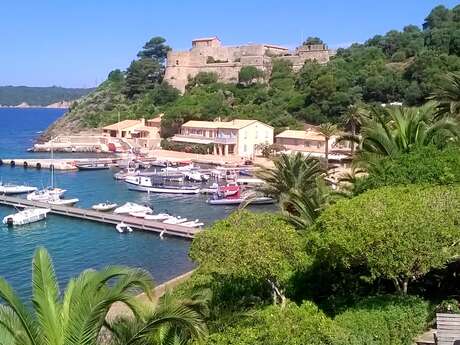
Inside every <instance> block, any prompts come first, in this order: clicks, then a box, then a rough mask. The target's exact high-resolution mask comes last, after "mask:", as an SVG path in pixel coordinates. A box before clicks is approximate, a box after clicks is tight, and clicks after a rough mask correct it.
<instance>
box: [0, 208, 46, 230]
mask: <svg viewBox="0 0 460 345" xmlns="http://www.w3.org/2000/svg"><path fill="white" fill-rule="evenodd" d="M50 211H51V210H50V209H49V208H27V209H25V210H23V211H20V212H18V213H15V214H10V215H8V216H6V217H5V218H3V224H7V225H8V226H14V225H25V224H29V223H34V222H38V221H40V220H42V219H45V218H46V215H47V214H48V213H49V212H50Z"/></svg>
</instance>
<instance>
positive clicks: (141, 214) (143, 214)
mask: <svg viewBox="0 0 460 345" xmlns="http://www.w3.org/2000/svg"><path fill="white" fill-rule="evenodd" d="M150 213H152V212H150V211H140V212H130V213H129V215H130V216H133V217H136V218H145V217H146V216H147V215H148V214H150Z"/></svg>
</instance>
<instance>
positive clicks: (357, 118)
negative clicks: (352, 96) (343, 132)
mask: <svg viewBox="0 0 460 345" xmlns="http://www.w3.org/2000/svg"><path fill="white" fill-rule="evenodd" d="M367 115H368V111H367V109H365V108H364V107H363V106H362V105H361V104H351V105H350V106H349V107H348V109H347V110H346V111H345V113H344V114H343V116H342V121H343V124H344V125H345V126H349V128H351V134H352V135H353V136H356V132H357V128H358V127H359V126H361V121H362V118H363V117H364V116H367ZM354 153H355V143H354V142H351V155H352V156H353V154H354Z"/></svg>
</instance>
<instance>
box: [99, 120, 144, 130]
mask: <svg viewBox="0 0 460 345" xmlns="http://www.w3.org/2000/svg"><path fill="white" fill-rule="evenodd" d="M138 125H142V121H141V120H123V121H121V122H117V123H114V124H113V125H109V126H105V127H102V129H105V130H108V131H116V130H118V129H126V128H130V127H134V126H138Z"/></svg>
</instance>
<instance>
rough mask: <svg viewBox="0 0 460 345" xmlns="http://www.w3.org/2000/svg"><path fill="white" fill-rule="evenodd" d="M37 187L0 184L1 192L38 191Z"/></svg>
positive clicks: (21, 192)
mask: <svg viewBox="0 0 460 345" xmlns="http://www.w3.org/2000/svg"><path fill="white" fill-rule="evenodd" d="M37 189H38V188H37V187H32V186H22V185H15V184H3V183H2V184H0V194H25V193H30V192H34V191H36V190H37Z"/></svg>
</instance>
